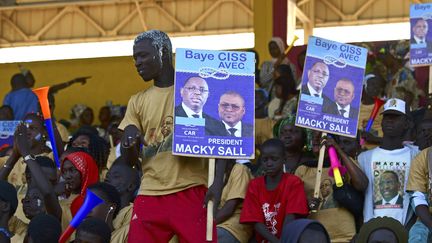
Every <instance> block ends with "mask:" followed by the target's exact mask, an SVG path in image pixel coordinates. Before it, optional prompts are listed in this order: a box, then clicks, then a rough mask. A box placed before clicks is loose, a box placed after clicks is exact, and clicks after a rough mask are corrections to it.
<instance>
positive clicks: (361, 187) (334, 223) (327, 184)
mask: <svg viewBox="0 0 432 243" xmlns="http://www.w3.org/2000/svg"><path fill="white" fill-rule="evenodd" d="M312 141H313V143H312V145H313V146H312V150H313V152H314V154H316V155H317V156H318V154H319V150H320V147H321V144H322V143H326V146H327V147H328V146H334V148H335V150H336V152H337V154H338V157H339V158H340V160H341V162H342V165H343V166H345V167H346V169H347V173H346V174H345V177H344V183H347V184H350V185H351V186H352V187H353V188H354V189H355V190H357V191H359V192H360V193H364V191H365V190H366V188H367V185H368V179H367V177H366V176H365V174H364V173H363V172H362V170H361V169H360V168H359V167H358V165H357V162H355V161H354V160H353V159H352V158H350V157H349V155H347V153H346V152H345V151H343V150H342V149H341V147H340V146H339V145H338V144H337V143H336V142H335V141H334V139H332V138H330V137H327V138H326V140H321V133H320V132H316V131H314V132H313V140H312ZM327 155H328V152H326V156H325V157H324V165H323V168H322V174H321V180H320V181H319V182H318V183H319V186H320V188H322V190H321V191H320V195H319V198H315V197H314V188H315V184H316V182H315V181H316V175H317V171H318V168H317V167H318V163H317V160H312V161H308V162H306V163H303V164H302V165H300V166H299V167H298V168H297V169H296V171H295V175H297V176H299V177H300V178H301V179H302V181H303V182H304V187H305V191H306V195H307V197H308V204H309V209H311V210H314V211H315V212H314V211H312V213H311V214H310V215H309V218H310V219H314V220H317V221H319V222H320V223H321V224H323V225H324V227H325V228H326V229H327V231H328V233H329V235H330V238H331V242H349V240H350V239H351V238H352V237H353V235H354V234H355V233H356V222H355V212H354V211H351V210H352V209H351V208H350V209H348V208H347V207H345V206H343V205H341V203H342V202H343V203H344V204H345V201H337V200H331V201H332V203H329V202H328V201H327V200H328V199H335V198H334V197H333V198H329V195H331V194H333V195H335V194H336V191H335V188H336V187H335V186H334V183H335V182H334V178H333V177H330V176H329V171H330V170H331V167H330V161H329V158H328V156H327ZM351 203H352V204H356V203H357V202H356V203H354V202H351Z"/></svg>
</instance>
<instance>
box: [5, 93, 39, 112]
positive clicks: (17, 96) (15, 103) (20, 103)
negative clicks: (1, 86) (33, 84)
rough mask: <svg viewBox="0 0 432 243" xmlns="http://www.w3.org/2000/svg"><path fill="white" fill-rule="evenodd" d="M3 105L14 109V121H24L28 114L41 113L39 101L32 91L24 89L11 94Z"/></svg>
mask: <svg viewBox="0 0 432 243" xmlns="http://www.w3.org/2000/svg"><path fill="white" fill-rule="evenodd" d="M3 105H8V106H10V107H12V110H13V114H14V120H22V119H23V118H24V116H25V115H26V114H28V113H35V112H39V101H38V98H37V96H36V95H35V94H34V93H33V91H31V89H28V88H23V89H19V90H15V91H11V92H9V93H8V94H7V95H6V97H5V98H4V100H3Z"/></svg>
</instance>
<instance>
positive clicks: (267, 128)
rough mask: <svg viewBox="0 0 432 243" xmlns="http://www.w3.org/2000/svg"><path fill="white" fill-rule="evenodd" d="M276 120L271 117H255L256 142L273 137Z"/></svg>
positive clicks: (262, 141)
mask: <svg viewBox="0 0 432 243" xmlns="http://www.w3.org/2000/svg"><path fill="white" fill-rule="evenodd" d="M275 123H276V121H275V120H272V119H270V118H268V117H267V118H259V119H255V144H262V143H264V141H266V140H267V139H270V138H273V126H274V124H275Z"/></svg>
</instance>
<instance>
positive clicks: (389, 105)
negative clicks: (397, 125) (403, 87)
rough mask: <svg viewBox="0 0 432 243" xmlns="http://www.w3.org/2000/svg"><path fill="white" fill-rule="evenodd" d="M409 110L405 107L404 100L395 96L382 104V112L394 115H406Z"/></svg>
mask: <svg viewBox="0 0 432 243" xmlns="http://www.w3.org/2000/svg"><path fill="white" fill-rule="evenodd" d="M408 112H409V109H408V107H406V103H405V101H403V100H401V99H397V98H391V99H388V100H387V101H386V103H385V104H384V111H383V112H382V113H381V114H382V115H384V114H396V115H407V114H408Z"/></svg>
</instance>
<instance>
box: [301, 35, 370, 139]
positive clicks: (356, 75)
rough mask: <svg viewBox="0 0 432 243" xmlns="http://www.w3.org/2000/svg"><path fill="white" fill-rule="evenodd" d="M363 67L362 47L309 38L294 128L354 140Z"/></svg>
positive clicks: (364, 57)
mask: <svg viewBox="0 0 432 243" xmlns="http://www.w3.org/2000/svg"><path fill="white" fill-rule="evenodd" d="M365 65H366V50H365V49H364V48H361V47H357V46H353V45H348V44H342V43H337V42H333V41H329V40H325V39H321V38H317V37H311V38H310V41H309V45H308V50H307V53H306V60H305V66H304V70H305V71H304V72H303V76H302V85H301V91H300V99H299V103H298V108H297V114H298V115H297V118H296V125H298V126H302V127H306V128H311V129H315V130H320V131H324V132H329V133H334V134H339V135H343V136H349V137H355V136H356V134H357V123H358V116H359V107H360V102H361V93H362V83H363V76H364V69H365Z"/></svg>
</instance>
